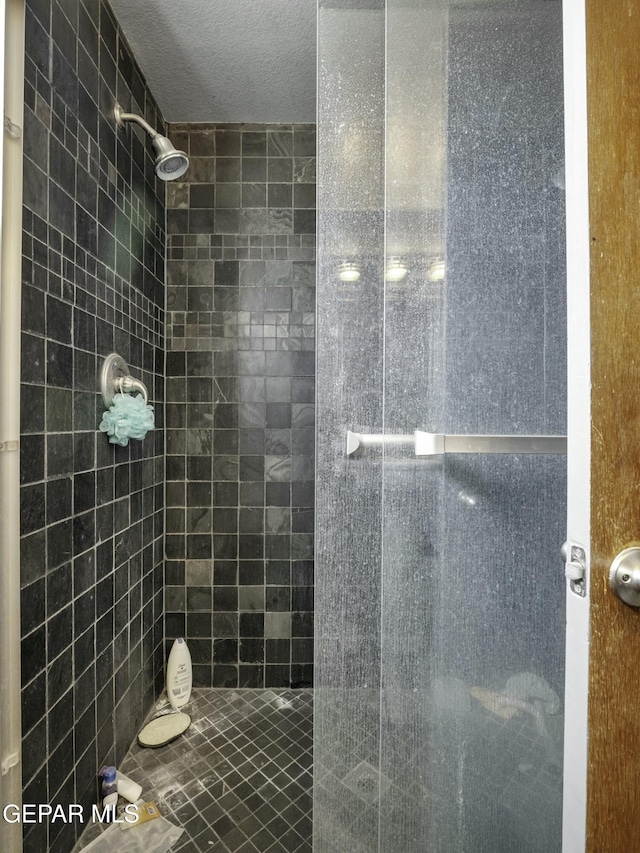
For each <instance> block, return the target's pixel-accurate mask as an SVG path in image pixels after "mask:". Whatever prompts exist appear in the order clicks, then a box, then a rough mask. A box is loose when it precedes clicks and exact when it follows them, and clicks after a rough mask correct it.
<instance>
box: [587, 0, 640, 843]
mask: <svg viewBox="0 0 640 853" xmlns="http://www.w3.org/2000/svg"><path fill="white" fill-rule="evenodd" d="M586 57H587V126H588V173H589V244H590V252H589V263H590V286H591V311H590V314H591V383H592V390H591V512H590V515H591V536H590V538H591V541H590V550H591V583H590V595H591V606H590V657H589V700H588V749H587V842H586V849H587V851H589V853H636V851H640V805H639V802H640V801H639V793H640V792H639V787H640V748H639V745H640V609H634V608H631V607H628V606H626V605H624V604H622V603H621V602H620V601H619V600H618V599H617V598H615V597H614V596H613V595H612V593H611V592H610V590H609V585H608V574H609V567H610V565H611V562H612V560H613V558H614V557H615V556H616V554H617V553H618V552H620V551H621V550H622V549H623V548H626V547H628V546H630V545H635V544H640V0H613V2H612V0H586Z"/></svg>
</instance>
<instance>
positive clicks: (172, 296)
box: [165, 124, 315, 687]
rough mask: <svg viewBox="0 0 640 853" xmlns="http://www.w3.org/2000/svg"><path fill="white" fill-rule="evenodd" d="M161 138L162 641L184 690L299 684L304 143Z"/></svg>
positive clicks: (303, 674)
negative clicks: (190, 669)
mask: <svg viewBox="0 0 640 853" xmlns="http://www.w3.org/2000/svg"><path fill="white" fill-rule="evenodd" d="M169 133H170V136H171V138H172V139H173V141H174V143H175V144H177V145H178V146H179V147H182V148H183V149H185V150H187V151H188V153H189V155H190V158H191V167H190V169H189V171H188V172H187V174H186V176H185V177H186V178H187V179H188V180H187V181H185V182H182V183H179V182H175V183H173V184H170V185H169V186H168V195H167V207H168V210H167V231H168V236H167V240H168V246H167V251H168V254H167V258H168V261H167V284H168V291H167V389H166V390H167V396H166V403H167V493H166V494H167V510H166V522H167V530H166V533H167V536H166V549H167V550H166V553H167V568H166V584H167V585H166V591H165V595H166V623H165V630H166V636H167V641H168V642H171V638H174V637H176V636H181V635H184V636H186V637H187V639H188V643H189V647H190V650H191V654H192V658H193V661H194V676H195V681H196V684H198V685H201V686H210V685H213V686H215V687H238V686H239V687H262V686H266V687H276V686H277V687H283V686H289V685H291V684H293V685H300V684H301V683H310V682H311V679H312V661H313V639H312V624H313V613H312V609H313V494H314V484H313V481H314V381H315V380H314V371H315V354H314V350H315V333H314V321H315V313H314V312H315V127H314V126H312V125H293V126H292V125H201V124H198V125H190V126H189V125H171V126H170V128H169Z"/></svg>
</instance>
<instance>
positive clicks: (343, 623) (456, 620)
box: [314, 0, 566, 853]
mask: <svg viewBox="0 0 640 853" xmlns="http://www.w3.org/2000/svg"><path fill="white" fill-rule="evenodd" d="M561 38H562V32H561V4H560V3H559V2H553V0H532V2H527V3H524V2H508V0H507V2H500V3H494V2H479V0H476V2H458V3H449V2H445V0H440V2H433V0H413V1H412V2H406V0H405V2H400V0H387V2H386V3H383V2H370V0H368V1H367V2H356V0H346V1H345V2H338V0H327V2H326V3H325V2H321V4H320V9H319V60H320V77H319V180H318V186H319V234H318V238H319V239H318V249H319V276H318V322H319V327H318V471H317V482H318V487H317V528H318V529H317V547H318V553H317V581H316V591H317V601H316V614H317V616H316V643H317V653H316V700H315V702H316V706H315V707H316V710H315V714H316V735H315V766H316V776H315V801H314V824H315V828H314V850H315V851H316V853H325V851H344V850H349V851H354V853H356V851H363V853H364V851H379V852H380V853H382V851H384V853H392V851H393V853H397V851H402V853H424V851H429V853H458V851H459V853H485V851H486V853H513V851H515V850H518V851H523V853H552V851H557V850H560V849H561V827H560V819H561V806H562V779H561V767H562V729H563V714H562V709H563V696H562V685H563V682H564V580H563V576H562V571H561V563H560V557H559V546H560V544H561V542H562V540H563V530H564V522H565V476H566V475H565V458H564V456H563V455H561V454H560V455H557V454H538V453H517V454H516V453H500V454H486V453H455V452H454V453H449V452H446V453H441V452H440V453H433V454H430V455H424V456H423V455H420V456H418V455H416V446H415V443H414V441H413V433H414V431H415V430H419V431H423V432H426V433H428V434H436V435H444V434H446V435H451V434H453V435H520V436H522V435H528V436H534V435H564V433H565V432H566V424H565V380H564V377H565V337H566V332H565V273H564V225H563V223H564V197H563V180H562V178H563V162H562V150H563V139H562V52H561ZM348 431H351V432H355V433H357V434H364V435H373V436H378V437H379V438H378V439H376V440H372V443H370V444H366V445H363V446H361V447H360V448H359V449H358V450H356V451H355V452H354V453H352V454H348V453H347V446H346V434H347V432H348ZM390 436H396V441H393V442H391V441H390V440H389V437H390ZM400 436H401V437H402V438H398V437H400ZM349 449H351V448H349ZM440 449H442V448H440Z"/></svg>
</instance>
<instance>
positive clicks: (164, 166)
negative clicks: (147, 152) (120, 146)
mask: <svg viewBox="0 0 640 853" xmlns="http://www.w3.org/2000/svg"><path fill="white" fill-rule="evenodd" d="M113 114H114V116H115V119H116V124H117V125H118V126H119V127H123V126H124V123H125V121H135V122H136V123H137V124H139V125H140V126H141V127H143V128H144V129H145V130H146V131H147V133H148V134H149V136H150V137H151V144H152V145H153V150H154V151H155V153H156V175H157V176H158V177H159V178H160V180H162V181H175V179H176V178H180V177H182V175H184V173H185V172H186V171H187V169H188V168H189V158H188V157H187V155H186V154H185V153H184V151H179V150H178V149H177V148H175V147H174V145H173V143H172V142H171V140H170V139H168V138H167V137H166V136H162V135H161V134H159V133H158V132H157V131H156V130H154V129H153V128H152V127H151V125H150V124H149V123H148V122H146V121H145V120H144V119H143V118H141V117H140V116H137V115H134V114H133V113H125V112H123V111H122V107H121V106H120V104H116V105H115V109H114V111H113Z"/></svg>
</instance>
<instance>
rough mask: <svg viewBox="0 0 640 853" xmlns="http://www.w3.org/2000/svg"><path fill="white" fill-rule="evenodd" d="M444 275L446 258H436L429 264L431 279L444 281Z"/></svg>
mask: <svg viewBox="0 0 640 853" xmlns="http://www.w3.org/2000/svg"><path fill="white" fill-rule="evenodd" d="M444 273H445V267H444V258H434V260H433V261H431V263H430V264H429V279H430V280H431V281H443V279H444Z"/></svg>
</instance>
